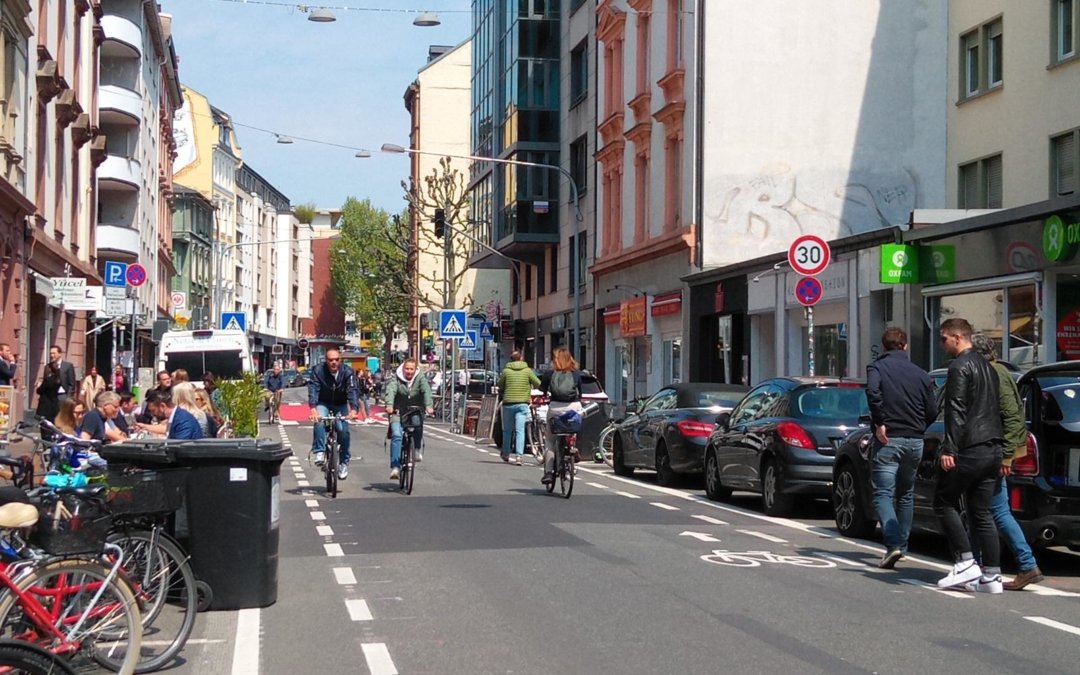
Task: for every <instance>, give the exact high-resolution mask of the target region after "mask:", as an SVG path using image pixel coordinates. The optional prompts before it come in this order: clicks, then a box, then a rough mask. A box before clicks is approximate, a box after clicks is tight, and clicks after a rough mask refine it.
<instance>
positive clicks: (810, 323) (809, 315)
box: [806, 305, 814, 377]
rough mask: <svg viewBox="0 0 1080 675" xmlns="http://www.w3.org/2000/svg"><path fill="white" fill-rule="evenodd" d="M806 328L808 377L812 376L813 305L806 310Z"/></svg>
mask: <svg viewBox="0 0 1080 675" xmlns="http://www.w3.org/2000/svg"><path fill="white" fill-rule="evenodd" d="M806 327H807V330H808V331H809V332H808V333H807V336H808V339H807V341H806V344H807V347H808V352H809V357H810V362H809V373H808V374H809V375H810V377H813V376H814V307H813V305H811V306H809V307H807V308H806Z"/></svg>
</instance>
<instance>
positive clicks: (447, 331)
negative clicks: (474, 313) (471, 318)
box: [439, 309, 465, 340]
mask: <svg viewBox="0 0 1080 675" xmlns="http://www.w3.org/2000/svg"><path fill="white" fill-rule="evenodd" d="M439 337H441V338H442V339H444V340H446V339H449V338H463V337H465V310H463V309H444V310H442V311H440V312H439Z"/></svg>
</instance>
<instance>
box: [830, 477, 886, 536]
mask: <svg viewBox="0 0 1080 675" xmlns="http://www.w3.org/2000/svg"><path fill="white" fill-rule="evenodd" d="M832 498H833V499H832V502H833V519H834V520H835V521H836V529H837V530H839V531H840V534H842V535H844V536H845V537H855V538H857V539H866V538H868V537H869V536H870V535H871V534H873V533H874V527H875V526H876V523H875V522H874V521H873V520H871V519H869V518H867V517H866V507H865V505H864V504H863V498H864V497H863V495H862V494H861V493H860V492H859V477H858V475H857V474H856V473H855V468H854V467H852V466H851V464H845V465H844V466H842V467H841V468H840V472H839V473H837V474H836V482H835V483H834V484H833V493H832Z"/></svg>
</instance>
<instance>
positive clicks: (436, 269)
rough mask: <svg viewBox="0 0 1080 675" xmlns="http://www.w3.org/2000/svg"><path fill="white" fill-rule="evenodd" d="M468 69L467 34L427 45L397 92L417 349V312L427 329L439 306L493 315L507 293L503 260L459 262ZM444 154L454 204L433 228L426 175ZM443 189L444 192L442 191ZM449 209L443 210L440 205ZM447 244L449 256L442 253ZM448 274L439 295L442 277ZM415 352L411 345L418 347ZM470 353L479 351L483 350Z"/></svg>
mask: <svg viewBox="0 0 1080 675" xmlns="http://www.w3.org/2000/svg"><path fill="white" fill-rule="evenodd" d="M471 77H472V40H466V41H465V42H462V43H461V44H458V45H456V46H453V47H448V46H432V47H431V48H430V49H429V50H428V62H427V63H426V64H425V65H424V66H423V67H422V68H421V69H420V70H419V72H418V73H417V78H416V80H415V81H414V82H413V83H412V84H411V85H410V86H409V88H408V89H407V90H406V93H405V108H406V110H408V111H409V114H410V119H411V127H412V131H411V134H410V149H411V150H414V151H416V154H413V155H412V157H411V163H410V179H411V182H412V184H413V185H414V186H416V188H417V190H419V192H420V194H421V195H422V196H421V198H420V200H419V201H418V203H417V204H416V206H417V208H416V209H414V211H413V213H412V219H413V224H414V227H413V238H414V240H413V245H414V247H415V250H416V256H415V263H414V264H415V268H414V269H415V272H414V274H415V279H416V282H415V283H416V291H417V294H416V299H415V306H414V310H413V312H412V314H413V317H414V320H413V321H412V322H411V325H412V331H410V332H411V334H412V337H413V339H412V340H411V341H410V344H412V345H414V348H415V349H419V348H420V346H421V343H422V340H421V339H420V338H419V335H420V334H419V333H418V332H417V331H418V329H419V321H418V319H419V317H420V316H423V315H427V316H429V317H431V319H430V321H431V325H429V326H427V328H428V329H433V328H435V326H434V321H435V319H434V317H435V316H436V315H437V312H438V311H439V310H440V309H442V308H443V307H444V306H446V307H449V308H460V309H466V310H469V312H470V313H475V314H483V315H485V316H488V315H490V318H492V319H493V320H494V319H497V318H499V317H500V316H501V315H502V310H503V308H505V307H508V303H509V300H510V272H509V270H507V269H506V267H507V264H508V263H507V261H505V260H497V261H496V265H495V266H494V268H484V267H480V266H476V265H467V262H468V252H469V251H470V250H472V249H473V248H474V245H475V243H474V242H472V241H470V240H469V237H470V236H472V233H473V230H474V228H473V225H472V224H471V223H470V222H469V221H470V220H471V219H473V218H475V215H476V210H475V209H473V210H472V211H471V214H470V210H469V208H468V206H467V204H466V198H467V196H468V193H467V192H466V188H467V184H468V176H469V175H470V172H471V167H472V162H471V161H470V160H469V159H467V157H468V156H469V155H471V154H472V153H471V152H470V147H469V105H470V79H471ZM447 156H449V158H450V165H449V166H450V170H451V171H452V172H456V174H457V176H458V181H457V182H456V183H455V184H454V187H453V195H454V197H453V198H454V199H456V200H457V201H458V203H459V204H460V205H461V207H462V208H460V209H455V208H449V209H445V208H444V209H441V210H442V211H443V217H444V218H445V225H446V227H445V231H444V232H442V233H441V234H440V233H437V232H436V231H435V224H434V220H435V211H436V209H437V208H440V205H439V204H438V203H437V202H438V200H439V198H440V197H439V194H438V193H432V191H431V190H430V189H429V187H428V183H427V178H428V177H430V176H431V175H433V172H435V173H441V172H442V171H443V169H442V167H441V164H440V162H441V161H442V159H443V158H444V157H447ZM447 196H449V195H447ZM447 210H449V213H447ZM447 251H449V252H450V256H449V259H450V261H451V262H450V264H448V265H446V266H445V267H444V261H446V260H447V256H446V255H445V253H446V252H447ZM448 274H449V279H450V283H449V284H448V285H447V287H446V292H447V293H448V294H449V295H448V296H447V297H445V298H444V297H443V296H444V287H443V280H444V279H446V278H447V275H448ZM418 353H419V352H417V354H418ZM474 353H476V354H478V355H479V354H483V350H476V351H475V352H474Z"/></svg>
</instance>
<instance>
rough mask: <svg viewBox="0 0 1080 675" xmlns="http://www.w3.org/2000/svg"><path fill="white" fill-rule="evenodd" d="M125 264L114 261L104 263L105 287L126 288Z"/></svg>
mask: <svg viewBox="0 0 1080 675" xmlns="http://www.w3.org/2000/svg"><path fill="white" fill-rule="evenodd" d="M127 268H128V266H127V263H122V262H116V261H115V260H106V261H105V285H106V286H127Z"/></svg>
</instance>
